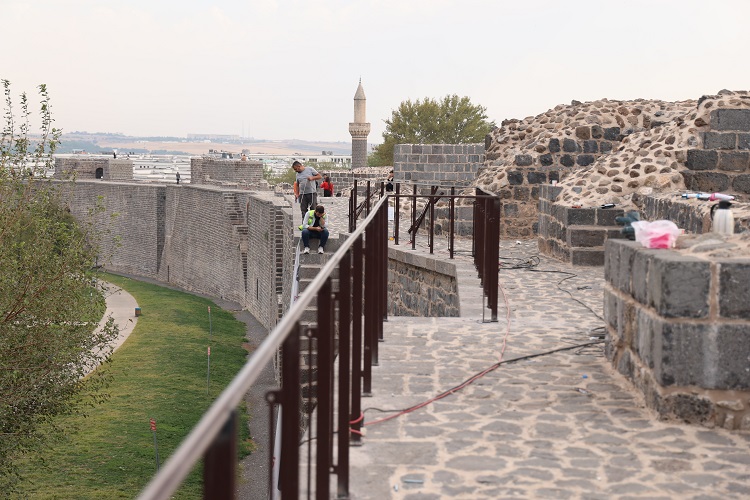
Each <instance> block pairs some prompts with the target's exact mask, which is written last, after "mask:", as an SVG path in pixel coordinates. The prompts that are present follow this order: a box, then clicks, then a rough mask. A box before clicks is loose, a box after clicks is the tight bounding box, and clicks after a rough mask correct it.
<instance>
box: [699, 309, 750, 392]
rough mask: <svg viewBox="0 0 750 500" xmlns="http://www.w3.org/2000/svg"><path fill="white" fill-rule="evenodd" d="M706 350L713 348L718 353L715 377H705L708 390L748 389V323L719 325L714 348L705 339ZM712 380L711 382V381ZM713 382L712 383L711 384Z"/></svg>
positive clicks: (749, 327) (749, 346) (749, 356)
mask: <svg viewBox="0 0 750 500" xmlns="http://www.w3.org/2000/svg"><path fill="white" fill-rule="evenodd" d="M706 343H707V344H708V345H706V348H709V349H710V348H712V347H714V348H715V350H716V351H717V352H718V356H717V359H716V375H715V378H714V377H707V378H709V380H708V385H707V386H706V385H704V386H702V387H707V388H710V389H728V390H737V389H750V371H748V370H747V368H748V359H750V323H747V322H744V323H736V324H723V325H719V331H718V335H717V336H716V342H715V346H713V345H710V344H711V343H712V342H711V340H710V337H709V338H708V339H706ZM711 379H713V380H711ZM711 382H713V383H711Z"/></svg>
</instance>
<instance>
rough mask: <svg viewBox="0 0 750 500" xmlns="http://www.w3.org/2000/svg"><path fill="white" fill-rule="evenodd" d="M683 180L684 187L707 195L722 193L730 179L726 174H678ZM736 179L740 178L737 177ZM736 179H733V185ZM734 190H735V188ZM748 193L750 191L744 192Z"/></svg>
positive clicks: (686, 172) (687, 172)
mask: <svg viewBox="0 0 750 500" xmlns="http://www.w3.org/2000/svg"><path fill="white" fill-rule="evenodd" d="M680 174H682V177H683V178H684V179H685V187H686V188H687V189H689V190H691V191H704V192H707V193H713V192H719V191H724V190H725V189H727V188H728V187H729V184H730V179H729V176H728V175H727V174H723V173H719V172H690V171H683V172H680ZM737 177H738V178H739V177H741V176H737ZM736 182H737V178H735V183H736ZM735 189H737V188H736V187H735ZM744 192H750V191H744Z"/></svg>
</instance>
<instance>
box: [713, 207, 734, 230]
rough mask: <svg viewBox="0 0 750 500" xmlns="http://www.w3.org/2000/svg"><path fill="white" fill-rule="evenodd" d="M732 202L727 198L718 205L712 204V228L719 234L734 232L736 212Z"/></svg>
mask: <svg viewBox="0 0 750 500" xmlns="http://www.w3.org/2000/svg"><path fill="white" fill-rule="evenodd" d="M731 206H732V204H731V203H730V202H728V201H727V200H721V201H720V202H719V203H718V204H717V205H712V206H711V220H712V222H711V230H712V231H713V232H714V233H718V234H734V214H733V213H732V209H731Z"/></svg>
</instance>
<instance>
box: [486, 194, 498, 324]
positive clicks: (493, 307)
mask: <svg viewBox="0 0 750 500" xmlns="http://www.w3.org/2000/svg"><path fill="white" fill-rule="evenodd" d="M499 222H500V200H499V199H498V198H497V197H495V196H493V197H492V198H490V199H488V200H487V231H486V233H487V234H486V242H487V250H486V254H485V255H486V261H485V279H484V283H485V291H486V293H487V307H489V308H490V311H491V313H492V314H491V321H497V299H498V296H497V286H498V276H497V274H498V271H499V269H498V259H499V257H500V248H499V246H500V228H499V227H498V224H499Z"/></svg>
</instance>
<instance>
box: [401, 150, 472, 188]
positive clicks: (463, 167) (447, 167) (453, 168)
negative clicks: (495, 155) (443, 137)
mask: <svg viewBox="0 0 750 500" xmlns="http://www.w3.org/2000/svg"><path fill="white" fill-rule="evenodd" d="M483 163H484V145H483V144H397V145H396V147H395V148H394V151H393V174H394V179H395V181H396V182H402V183H414V184H424V185H430V186H448V187H450V186H468V185H469V184H471V183H472V182H473V181H474V180H475V179H476V176H477V171H478V170H479V168H480V167H481V166H482V164H483Z"/></svg>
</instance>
